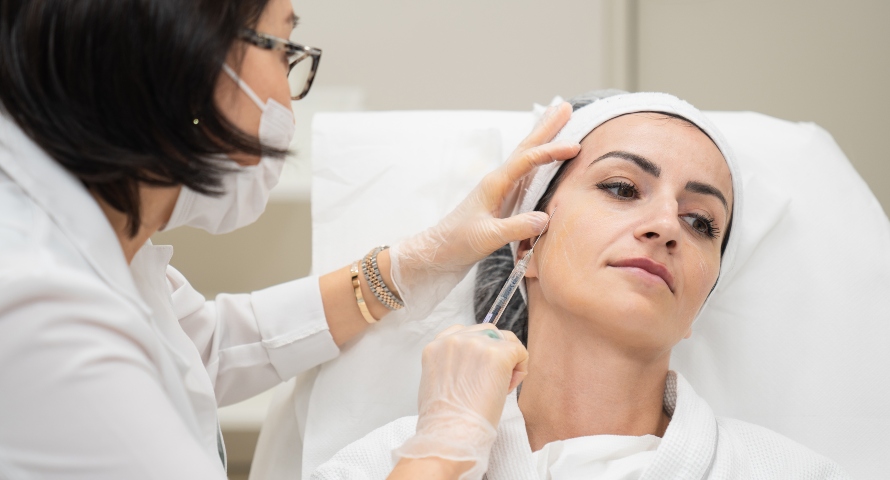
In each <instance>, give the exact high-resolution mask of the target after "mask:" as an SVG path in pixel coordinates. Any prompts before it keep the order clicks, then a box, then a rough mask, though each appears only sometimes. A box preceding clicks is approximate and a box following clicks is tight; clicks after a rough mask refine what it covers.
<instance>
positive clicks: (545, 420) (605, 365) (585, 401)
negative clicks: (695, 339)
mask: <svg viewBox="0 0 890 480" xmlns="http://www.w3.org/2000/svg"><path fill="white" fill-rule="evenodd" d="M537 320H539V321H536V322H529V323H530V330H529V341H528V351H529V374H528V377H526V379H525V381H523V383H522V390H521V395H520V396H519V408H520V410H522V414H523V416H524V417H525V424H526V430H527V431H528V438H529V443H530V445H531V448H532V451H538V450H540V449H541V448H542V447H543V446H544V445H546V444H547V443H550V442H553V441H556V440H565V439H569V438H575V437H583V436H589V435H602V434H611V435H633V436H641V435H646V434H651V435H657V436H663V435H664V432H665V430H666V429H667V425H668V422H669V421H670V418H669V417H668V416H667V414H666V413H664V410H663V408H662V406H663V397H664V386H665V378H666V376H667V371H668V363H669V358H670V351H668V352H666V353H665V354H664V355H660V356H656V357H655V358H640V357H639V356H635V355H634V354H633V353H632V352H627V351H623V349H621V348H620V347H618V346H616V345H614V344H613V342H610V341H608V340H606V339H603V338H597V336H596V335H594V334H579V330H580V329H572V328H548V329H536V328H534V327H535V325H536V324H537V325H541V324H545V325H554V323H552V322H548V321H546V320H545V321H543V322H542V321H540V320H543V319H537Z"/></svg>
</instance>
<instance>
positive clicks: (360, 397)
mask: <svg viewBox="0 0 890 480" xmlns="http://www.w3.org/2000/svg"><path fill="white" fill-rule="evenodd" d="M708 115H709V117H711V118H712V120H713V121H714V122H715V123H716V124H717V126H718V127H719V128H720V129H721V130H722V131H723V133H724V135H725V136H726V138H727V139H728V140H729V141H730V143H731V144H732V147H733V148H734V150H735V152H736V154H737V156H738V159H739V165H740V169H741V170H742V172H743V181H744V184H745V192H744V193H745V195H746V197H747V200H746V203H745V205H746V212H745V214H744V216H743V222H744V223H743V224H742V226H741V227H740V228H739V229H738V231H734V232H732V234H733V235H741V236H742V241H741V245H740V251H739V258H738V259H737V261H738V262H739V263H740V267H738V268H736V269H735V271H734V274H733V275H732V277H731V278H728V279H727V281H726V282H724V283H722V288H720V289H719V290H717V291H715V292H714V293H713V295H714V299H713V301H712V302H711V303H710V304H709V305H708V306H707V307H706V311H705V312H703V316H702V317H701V318H700V319H699V320H698V321H697V322H696V324H695V325H694V333H693V335H692V337H691V338H690V339H688V340H685V341H683V342H681V343H680V344H679V345H678V346H677V347H676V348H675V349H674V356H673V358H672V364H671V367H672V368H673V369H675V370H678V371H680V372H682V373H683V375H685V376H686V378H687V379H688V380H689V381H690V383H691V384H692V385H693V386H694V388H695V389H696V391H697V392H698V393H699V394H700V395H701V396H702V397H704V398H705V399H706V400H707V401H708V402H709V403H710V405H711V407H712V408H713V409H714V411H715V412H716V414H717V415H722V416H728V417H733V418H737V419H740V420H744V421H748V422H752V423H755V424H758V425H762V426H764V427H767V428H770V429H772V430H775V431H777V432H779V433H781V434H783V435H785V436H787V437H790V438H791V439H793V440H795V441H797V442H799V443H801V444H804V445H806V446H807V447H809V448H811V449H813V450H815V451H816V452H819V453H821V454H823V455H826V456H828V457H830V458H832V459H834V460H835V461H837V462H839V463H840V464H841V465H842V466H843V467H844V468H845V469H846V470H847V471H848V472H849V473H850V474H851V475H852V476H853V477H854V478H863V479H867V478H887V477H886V475H887V472H888V471H890V413H888V407H890V221H888V218H887V216H886V214H885V213H884V212H883V210H882V209H881V206H880V205H879V204H878V202H877V200H876V199H875V197H874V195H873V194H872V193H871V192H870V190H869V189H868V187H867V186H866V184H865V182H864V181H863V180H862V179H861V178H860V176H859V175H858V174H857V173H856V171H855V170H854V169H853V167H852V166H851V165H850V163H849V161H848V160H847V159H846V157H845V156H844V154H843V152H842V151H841V150H840V148H839V147H838V145H837V144H836V143H835V142H834V140H833V139H832V137H831V135H830V134H829V133H828V132H826V131H825V130H823V129H822V128H820V127H819V126H817V125H815V124H812V123H792V122H788V121H783V120H779V119H776V118H772V117H768V116H766V115H761V114H758V113H752V112H708ZM535 120H536V114H535V113H534V112H493V111H439V112H431V111H406V112H368V113H338V114H319V115H316V117H315V119H314V122H313V144H312V158H313V180H312V218H313V220H312V222H313V256H312V261H313V270H314V271H315V272H327V271H332V270H333V269H336V268H339V267H341V266H343V265H346V264H349V263H351V262H352V261H354V260H355V259H358V258H361V256H362V255H364V254H365V253H366V251H367V250H368V248H370V247H371V246H373V245H376V244H392V243H395V242H397V241H398V240H399V239H400V238H404V237H405V236H407V235H409V234H413V233H415V232H418V231H420V230H421V229H422V228H425V227H427V226H430V225H433V224H435V223H436V221H437V220H438V219H439V218H440V217H442V216H443V215H445V214H446V213H447V212H448V211H449V210H450V209H451V208H453V207H454V206H455V205H456V204H457V203H458V202H459V201H460V200H461V199H462V198H463V197H464V196H465V195H466V193H467V192H468V191H469V190H470V189H471V188H472V187H473V186H474V185H475V184H476V183H477V182H478V180H479V179H480V178H481V177H482V176H483V175H484V174H485V173H486V172H488V171H490V170H492V169H493V168H495V167H496V166H497V165H498V164H499V163H500V162H502V161H503V160H504V159H505V158H506V156H507V155H509V153H510V152H511V151H512V150H513V147H514V146H515V145H516V144H518V142H519V141H520V140H521V139H522V138H523V137H524V136H525V134H526V133H527V132H528V131H529V130H530V129H531V127H532V125H533V123H534V122H535ZM474 279H475V272H471V273H470V274H469V275H467V277H466V278H465V279H464V281H463V282H462V283H461V284H460V285H459V286H458V287H457V288H455V290H454V291H453V292H452V293H451V295H450V296H449V297H448V298H447V299H446V300H445V301H444V302H443V303H442V304H441V305H440V306H439V308H438V309H437V310H436V311H435V312H434V313H433V315H431V316H430V317H429V318H428V319H426V320H424V321H420V322H412V323H403V322H404V319H403V318H402V317H401V316H400V315H401V313H400V312H396V313H393V314H391V315H390V316H389V317H387V318H386V320H385V321H382V322H380V323H379V324H377V325H375V326H374V327H372V328H370V329H369V330H368V331H367V332H366V333H365V334H364V336H363V339H362V340H361V342H357V343H356V342H352V343H351V344H350V345H349V346H348V347H347V348H345V349H344V350H343V353H342V354H341V355H340V357H338V358H337V359H335V360H333V361H331V362H329V363H327V364H325V365H322V366H320V367H318V368H316V369H314V370H313V371H310V372H308V373H306V374H304V375H302V376H301V377H298V378H297V379H295V380H293V381H291V382H289V383H287V384H285V385H283V386H282V387H280V390H279V391H278V392H277V394H276V399H275V400H274V401H273V405H272V408H271V410H270V414H269V417H268V419H267V421H266V424H265V426H264V427H263V432H262V434H261V438H260V445H259V448H258V451H257V458H259V459H262V458H264V457H269V456H274V458H276V460H277V461H276V464H275V465H274V466H271V467H269V466H266V467H263V468H268V469H269V470H258V469H259V468H260V466H259V465H258V464H261V463H266V462H261V461H255V462H254V466H255V467H254V468H255V471H254V472H252V478H267V477H268V478H281V476H282V475H286V476H288V477H289V478H299V477H298V474H299V472H301V471H302V472H303V478H308V474H309V473H310V472H311V471H312V470H313V469H314V468H316V467H317V466H318V465H319V464H321V463H322V462H324V461H325V460H327V459H328V458H330V457H331V456H332V455H333V454H334V453H336V452H337V451H338V450H339V449H340V448H342V447H344V446H345V445H347V444H348V443H350V442H352V441H354V440H356V439H358V438H360V437H362V436H363V435H365V434H366V433H368V432H370V431H371V430H373V429H374V428H376V427H378V426H380V425H383V424H385V423H387V422H389V421H391V420H394V419H396V418H398V417H402V416H405V415H415V414H416V413H417V390H418V383H419V378H420V354H421V350H422V348H423V346H424V345H425V344H426V343H427V342H428V341H429V340H430V339H432V338H433V336H434V335H435V334H436V333H437V332H439V331H441V330H442V329H444V328H446V327H447V326H449V325H451V324H454V323H465V324H472V323H474V320H473V301H472V292H473V281H474ZM307 419H308V420H307ZM282 458H287V459H288V460H287V461H285V462H283V463H282V462H281V461H280V460H281V459H282Z"/></svg>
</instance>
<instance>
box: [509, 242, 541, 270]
mask: <svg viewBox="0 0 890 480" xmlns="http://www.w3.org/2000/svg"><path fill="white" fill-rule="evenodd" d="M532 240H534V239H533V238H529V239H525V240H523V241H521V242H519V248H518V249H516V258H514V259H513V262H514V263H519V260H521V259H522V257H524V256H525V254H526V253H528V251H529V250H530V249H531V248H532V242H531V241H532ZM525 278H538V262H536V261H535V256H534V255H532V258H531V259H529V262H528V268H527V269H526V270H525Z"/></svg>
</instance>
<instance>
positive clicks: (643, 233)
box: [634, 203, 682, 250]
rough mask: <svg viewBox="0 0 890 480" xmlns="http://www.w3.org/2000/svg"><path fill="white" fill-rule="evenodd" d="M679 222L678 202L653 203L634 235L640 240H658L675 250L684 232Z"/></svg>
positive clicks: (669, 248)
mask: <svg viewBox="0 0 890 480" xmlns="http://www.w3.org/2000/svg"><path fill="white" fill-rule="evenodd" d="M679 222H680V220H679V218H678V210H677V204H676V203H673V204H670V203H663V204H659V205H653V207H652V208H651V209H650V210H649V211H648V212H647V214H646V219H645V220H644V221H643V222H641V223H640V224H639V225H638V226H637V228H636V230H635V231H634V236H635V237H636V238H637V239H638V240H640V241H643V242H647V243H648V242H658V243H660V244H662V245H664V246H665V247H667V248H668V250H673V249H675V248H677V243H678V240H679V238H680V234H681V233H682V232H681V230H680V224H679Z"/></svg>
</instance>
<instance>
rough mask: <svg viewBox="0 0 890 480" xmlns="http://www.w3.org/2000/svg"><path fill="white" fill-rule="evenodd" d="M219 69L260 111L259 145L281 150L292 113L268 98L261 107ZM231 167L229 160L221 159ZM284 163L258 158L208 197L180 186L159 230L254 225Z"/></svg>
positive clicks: (226, 177) (226, 229) (291, 129)
mask: <svg viewBox="0 0 890 480" xmlns="http://www.w3.org/2000/svg"><path fill="white" fill-rule="evenodd" d="M223 70H224V71H225V72H226V73H227V74H228V75H229V76H230V77H232V79H233V80H235V82H236V83H237V84H238V87H240V88H241V90H243V91H244V93H246V94H247V96H248V97H250V99H251V100H253V102H254V103H256V105H257V107H259V108H260V110H262V112H263V114H262V116H261V117H260V131H259V139H260V143H262V144H263V145H266V146H269V147H273V148H277V149H281V150H284V149H286V148H288V146H290V142H291V139H293V137H294V129H295V125H294V113H293V111H291V109H290V108H288V107H285V106H284V105H282V104H280V103H278V102H276V101H275V100H273V99H271V98H270V99H268V100H267V101H266V103H265V104H263V102H262V100H260V97H259V96H258V95H257V94H256V92H254V91H253V89H252V88H250V86H248V85H247V84H246V83H244V80H241V78H240V77H238V74H236V73H235V72H234V71H233V70H232V69H231V68H229V66H228V65H223ZM220 162H224V165H225V166H227V167H228V168H232V164H233V163H234V162H233V161H232V160H231V159H225V160H223V159H221V160H220ZM283 167H284V160H282V159H275V158H267V157H262V158H261V159H260V163H258V164H257V165H251V166H238V165H236V166H235V168H236V171H235V172H232V173H228V174H226V175H224V176H223V178H222V185H221V188H222V191H223V193H222V195H220V196H217V197H211V196H209V195H203V194H200V193H197V192H195V191H194V190H191V189H189V188H187V187H182V190H181V191H180V192H179V198H178V199H176V206H175V207H174V208H173V214H172V215H170V220H169V221H168V222H167V225H165V226H164V228H163V229H162V230H165V231H166V230H172V229H174V228H176V227H181V226H183V225H188V226H190V227H196V228H200V229H202V230H206V231H208V232H210V233H213V234H220V233H228V232H231V231H232V230H236V229H239V228H241V227H244V226H246V225H250V224H251V223H253V222H255V221H256V219H258V218H259V217H260V215H262V213H263V211H264V210H265V209H266V202H268V201H269V192H270V191H271V190H272V187H274V186H275V185H276V184H278V180H279V178H280V177H281V169H282V168H283Z"/></svg>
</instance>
